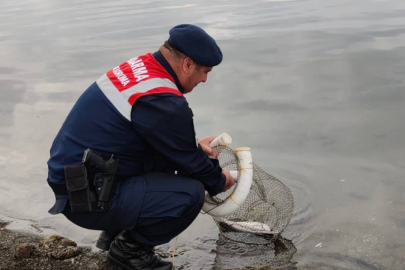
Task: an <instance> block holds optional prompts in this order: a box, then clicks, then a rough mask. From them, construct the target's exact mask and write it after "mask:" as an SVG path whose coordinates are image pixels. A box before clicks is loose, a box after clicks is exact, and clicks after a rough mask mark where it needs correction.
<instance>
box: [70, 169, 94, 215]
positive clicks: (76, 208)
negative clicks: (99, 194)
mask: <svg viewBox="0 0 405 270" xmlns="http://www.w3.org/2000/svg"><path fill="white" fill-rule="evenodd" d="M65 178H66V188H67V192H68V195H69V201H70V206H71V211H72V213H85V212H91V211H92V207H91V196H90V188H89V181H88V178H87V171H86V167H85V166H84V165H83V164H80V165H69V166H65Z"/></svg>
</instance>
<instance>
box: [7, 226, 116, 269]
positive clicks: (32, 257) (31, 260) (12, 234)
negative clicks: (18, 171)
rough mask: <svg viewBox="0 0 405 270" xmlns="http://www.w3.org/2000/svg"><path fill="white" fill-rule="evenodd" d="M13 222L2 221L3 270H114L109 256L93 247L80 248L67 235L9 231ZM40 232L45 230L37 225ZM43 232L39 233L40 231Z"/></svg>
mask: <svg viewBox="0 0 405 270" xmlns="http://www.w3.org/2000/svg"><path fill="white" fill-rule="evenodd" d="M10 224H12V222H9V221H3V220H0V269H1V270H17V269H18V270H25V269H27V270H28V269H43V270H51V269H67V270H77V269H101V270H114V269H117V268H114V267H112V266H110V265H109V264H108V263H107V261H106V253H105V252H103V251H98V252H95V251H93V250H92V248H91V247H89V246H78V245H77V244H76V242H74V241H72V240H70V239H68V238H65V237H63V236H60V235H57V234H53V235H50V236H45V235H40V234H35V233H30V232H23V231H19V230H13V229H9V228H8V225H10ZM33 228H35V229H36V230H42V229H41V228H39V227H36V226H35V225H34V226H33ZM38 233H39V231H38Z"/></svg>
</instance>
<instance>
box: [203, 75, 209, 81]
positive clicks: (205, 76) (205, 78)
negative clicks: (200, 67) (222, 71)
mask: <svg viewBox="0 0 405 270" xmlns="http://www.w3.org/2000/svg"><path fill="white" fill-rule="evenodd" d="M207 79H208V75H207V74H205V75H204V78H203V79H202V82H203V83H205V82H206V81H207Z"/></svg>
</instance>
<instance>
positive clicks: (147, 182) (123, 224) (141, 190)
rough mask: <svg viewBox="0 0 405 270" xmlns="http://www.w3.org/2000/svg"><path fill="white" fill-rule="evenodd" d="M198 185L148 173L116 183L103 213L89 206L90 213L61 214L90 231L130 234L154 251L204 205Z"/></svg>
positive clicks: (173, 235) (174, 177)
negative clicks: (124, 231)
mask: <svg viewBox="0 0 405 270" xmlns="http://www.w3.org/2000/svg"><path fill="white" fill-rule="evenodd" d="M204 194H205V191H204V186H203V185H202V184H201V182H199V181H197V180H195V179H192V178H187V177H183V176H178V175H172V174H163V173H148V174H145V175H142V176H137V177H131V178H128V179H124V180H121V181H119V182H118V183H116V185H115V187H114V191H113V194H112V196H111V199H110V206H109V208H108V209H107V210H101V209H98V208H96V207H95V204H93V212H91V213H74V214H73V213H71V211H70V205H69V204H67V206H66V207H65V208H64V210H63V212H62V213H63V214H64V215H65V216H66V217H67V218H68V219H69V220H70V221H72V222H73V223H75V224H76V225H79V226H81V227H84V228H87V229H93V230H105V231H122V230H127V231H130V232H131V235H132V236H133V238H134V240H136V241H137V242H139V243H141V244H143V245H145V246H148V247H154V246H156V245H161V244H164V243H167V242H169V241H170V240H171V239H172V238H174V237H175V236H177V235H178V234H180V233H181V232H182V231H183V230H185V229H186V228H187V227H188V226H189V225H190V224H191V223H192V222H193V220H194V219H195V218H196V217H197V215H198V213H199V212H200V210H201V208H202V205H203V203H204Z"/></svg>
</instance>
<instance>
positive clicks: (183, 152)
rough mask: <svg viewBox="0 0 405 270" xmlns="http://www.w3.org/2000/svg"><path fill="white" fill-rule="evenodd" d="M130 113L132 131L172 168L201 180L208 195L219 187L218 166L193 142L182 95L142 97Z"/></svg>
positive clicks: (190, 117) (222, 178) (189, 114)
mask: <svg viewBox="0 0 405 270" xmlns="http://www.w3.org/2000/svg"><path fill="white" fill-rule="evenodd" d="M131 117H132V123H133V125H134V127H135V129H136V131H137V132H138V133H139V134H140V135H141V136H142V137H143V138H144V139H145V141H146V142H147V143H149V144H150V146H151V147H152V148H154V149H155V150H156V151H157V152H158V153H159V154H161V155H162V156H164V157H165V158H166V159H167V160H168V161H169V162H170V163H171V164H173V165H174V166H175V168H173V169H175V170H178V171H181V172H182V174H186V175H188V176H189V177H192V178H195V179H197V180H199V181H201V182H202V183H203V185H204V187H205V189H206V190H207V191H208V193H209V194H210V195H211V196H214V195H216V194H218V193H220V192H221V191H222V190H223V187H224V184H225V176H224V175H223V174H222V168H221V167H220V166H219V163H218V161H217V160H211V159H210V158H209V157H208V156H207V154H206V153H205V152H204V151H203V150H202V149H201V147H200V146H197V144H196V137H195V131H194V123H193V113H192V111H191V109H190V108H189V107H188V103H187V102H186V100H185V99H184V98H182V97H173V96H157V95H156V96H151V97H145V98H142V99H140V100H139V101H137V103H136V104H135V105H134V106H133V109H132V113H131Z"/></svg>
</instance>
